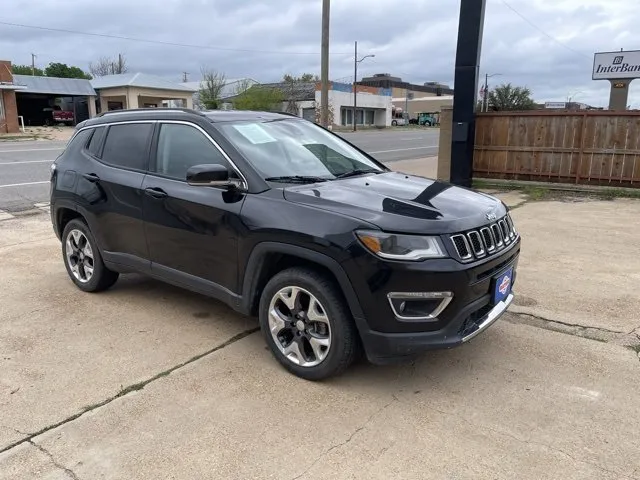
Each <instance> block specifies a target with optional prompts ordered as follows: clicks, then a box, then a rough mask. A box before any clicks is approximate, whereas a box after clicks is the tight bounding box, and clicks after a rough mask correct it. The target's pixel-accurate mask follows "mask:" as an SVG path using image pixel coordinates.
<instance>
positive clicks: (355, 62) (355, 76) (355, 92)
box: [352, 40, 358, 132]
mask: <svg viewBox="0 0 640 480" xmlns="http://www.w3.org/2000/svg"><path fill="white" fill-rule="evenodd" d="M357 84H358V41H357V40H356V42H355V44H354V52H353V118H352V120H353V131H354V132H355V131H356V129H357V127H356V107H357V106H358V87H357Z"/></svg>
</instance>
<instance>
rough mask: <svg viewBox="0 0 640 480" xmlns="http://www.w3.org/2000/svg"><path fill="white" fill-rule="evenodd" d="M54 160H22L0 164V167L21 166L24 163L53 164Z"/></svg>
mask: <svg viewBox="0 0 640 480" xmlns="http://www.w3.org/2000/svg"><path fill="white" fill-rule="evenodd" d="M1 153H2V152H0V154H1ZM54 161H55V160H24V161H20V162H0V166H2V165H22V164H24V163H47V162H48V163H53V162H54Z"/></svg>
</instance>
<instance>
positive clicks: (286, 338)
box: [260, 267, 358, 380]
mask: <svg viewBox="0 0 640 480" xmlns="http://www.w3.org/2000/svg"><path fill="white" fill-rule="evenodd" d="M260 328H261V330H262V333H263V335H264V337H265V340H266V342H267V345H269V348H270V349H271V352H272V353H273V355H274V356H275V357H276V359H277V360H278V361H279V362H280V363H281V364H282V365H283V366H284V367H285V368H286V369H287V370H288V371H289V372H291V373H293V374H294V375H297V376H298V377H301V378H304V379H306V380H323V379H325V378H329V377H332V376H335V375H338V374H340V373H342V372H343V371H344V370H346V368H347V367H349V365H351V363H352V362H353V361H354V359H355V358H356V357H357V354H358V334H357V332H356V328H355V325H354V322H353V319H352V317H351V312H350V310H349V307H348V306H347V304H346V302H345V300H344V298H343V296H342V293H341V292H340V290H339V289H338V288H337V286H336V284H335V282H334V281H333V280H332V279H330V278H328V277H327V276H325V275H323V274H321V273H319V272H317V271H315V270H312V269H310V268H302V267H295V268H290V269H287V270H284V271H282V272H280V273H278V274H277V275H275V276H274V277H273V278H272V279H271V280H270V281H269V282H268V283H267V285H266V286H265V288H264V290H263V292H262V297H261V298H260Z"/></svg>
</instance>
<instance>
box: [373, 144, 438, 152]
mask: <svg viewBox="0 0 640 480" xmlns="http://www.w3.org/2000/svg"><path fill="white" fill-rule="evenodd" d="M430 148H438V147H437V146H436V145H431V146H430V147H410V148H396V149H394V150H378V151H377V152H369V153H391V152H404V151H406V150H428V149H430Z"/></svg>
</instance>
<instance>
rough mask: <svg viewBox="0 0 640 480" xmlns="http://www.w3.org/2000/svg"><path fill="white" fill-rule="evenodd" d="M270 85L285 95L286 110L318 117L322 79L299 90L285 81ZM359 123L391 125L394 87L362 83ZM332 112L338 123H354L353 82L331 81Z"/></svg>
mask: <svg viewBox="0 0 640 480" xmlns="http://www.w3.org/2000/svg"><path fill="white" fill-rule="evenodd" d="M264 86H266V87H272V88H278V89H280V90H282V92H283V93H284V95H285V101H284V103H283V108H282V109H283V111H287V112H289V113H295V114H297V115H298V116H300V117H303V118H305V119H307V120H310V121H316V120H317V113H316V107H317V106H319V105H320V83H315V82H308V83H303V84H297V85H296V87H295V91H294V92H291V91H290V86H289V85H287V84H284V83H275V84H274V83H272V84H266V85H264ZM356 103H357V105H356V123H357V125H360V126H377V127H388V126H391V112H392V101H391V89H388V88H379V87H369V86H364V85H358V98H357V102H356ZM329 112H330V113H329V116H330V117H333V118H330V121H331V123H333V124H334V125H343V126H349V125H353V84H346V83H337V82H331V83H330V84H329Z"/></svg>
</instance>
